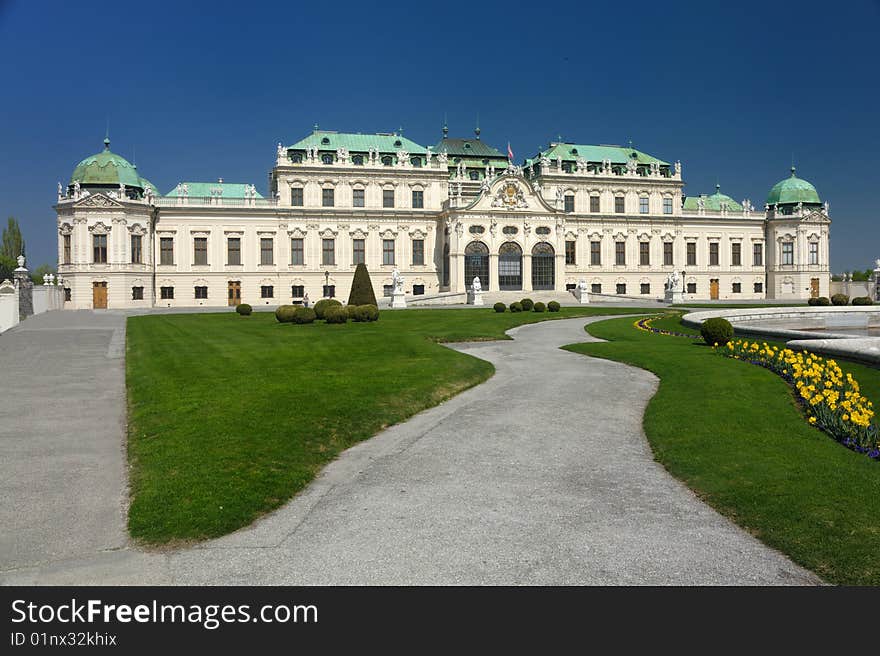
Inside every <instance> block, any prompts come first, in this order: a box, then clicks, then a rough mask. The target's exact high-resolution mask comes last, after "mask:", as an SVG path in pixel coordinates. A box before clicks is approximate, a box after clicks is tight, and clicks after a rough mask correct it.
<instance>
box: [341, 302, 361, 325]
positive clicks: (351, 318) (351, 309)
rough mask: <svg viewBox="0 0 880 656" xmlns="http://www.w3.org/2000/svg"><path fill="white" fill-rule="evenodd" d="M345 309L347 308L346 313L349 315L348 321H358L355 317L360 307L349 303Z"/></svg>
mask: <svg viewBox="0 0 880 656" xmlns="http://www.w3.org/2000/svg"><path fill="white" fill-rule="evenodd" d="M344 307H345V311H346V312H347V313H348V320H349V321H357V319H355V318H354V315H355V314H356V313H357V309H358V306H357V305H352V304H351V303H349V304H348V305H346V306H344Z"/></svg>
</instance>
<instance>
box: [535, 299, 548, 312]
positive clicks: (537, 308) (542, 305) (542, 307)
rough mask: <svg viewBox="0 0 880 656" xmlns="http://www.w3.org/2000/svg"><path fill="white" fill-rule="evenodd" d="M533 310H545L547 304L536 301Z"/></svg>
mask: <svg viewBox="0 0 880 656" xmlns="http://www.w3.org/2000/svg"><path fill="white" fill-rule="evenodd" d="M534 310H535V312H546V311H547V306H546V305H544V304H543V303H542V302H541V301H538V302H537V303H535V307H534Z"/></svg>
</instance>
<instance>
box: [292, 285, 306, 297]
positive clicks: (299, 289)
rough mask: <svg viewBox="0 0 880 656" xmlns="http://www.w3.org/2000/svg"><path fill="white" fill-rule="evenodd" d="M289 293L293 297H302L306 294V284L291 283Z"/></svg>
mask: <svg viewBox="0 0 880 656" xmlns="http://www.w3.org/2000/svg"><path fill="white" fill-rule="evenodd" d="M290 295H291V296H292V297H293V298H302V297H303V296H305V295H306V286H305V285H293V286H291V288H290Z"/></svg>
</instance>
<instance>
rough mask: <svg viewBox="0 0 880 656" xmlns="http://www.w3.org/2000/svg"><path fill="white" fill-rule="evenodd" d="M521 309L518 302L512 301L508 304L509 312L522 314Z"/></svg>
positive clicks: (520, 304)
mask: <svg viewBox="0 0 880 656" xmlns="http://www.w3.org/2000/svg"><path fill="white" fill-rule="evenodd" d="M522 309H523V308H522V303H520V302H519V301H514V302H513V303H511V304H510V311H511V312H522Z"/></svg>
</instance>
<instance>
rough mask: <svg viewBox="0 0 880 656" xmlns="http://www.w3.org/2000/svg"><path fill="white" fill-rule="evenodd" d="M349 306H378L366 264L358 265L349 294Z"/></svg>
mask: <svg viewBox="0 0 880 656" xmlns="http://www.w3.org/2000/svg"><path fill="white" fill-rule="evenodd" d="M348 304H349V306H355V307H357V306H359V305H376V293H375V292H374V291H373V283H372V282H370V272H369V271H367V265H366V264H363V263H361V264H358V265H357V267H356V268H355V270H354V279H353V280H352V281H351V292H349V294H348Z"/></svg>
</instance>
